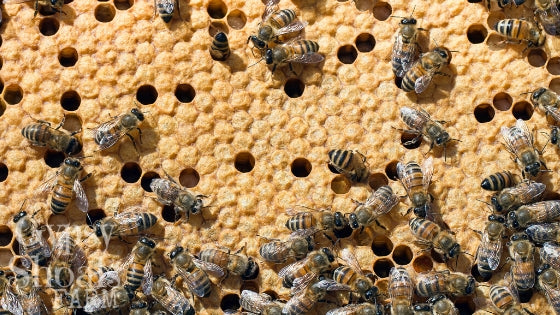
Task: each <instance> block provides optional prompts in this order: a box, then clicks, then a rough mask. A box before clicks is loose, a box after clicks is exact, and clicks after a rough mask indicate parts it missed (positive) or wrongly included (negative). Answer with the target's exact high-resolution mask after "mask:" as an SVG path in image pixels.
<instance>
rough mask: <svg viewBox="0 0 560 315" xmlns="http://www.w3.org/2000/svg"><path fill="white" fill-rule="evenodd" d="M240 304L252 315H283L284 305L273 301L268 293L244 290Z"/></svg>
mask: <svg viewBox="0 0 560 315" xmlns="http://www.w3.org/2000/svg"><path fill="white" fill-rule="evenodd" d="M239 304H241V307H243V309H244V310H247V311H249V312H251V314H262V315H281V314H282V308H283V305H282V304H281V303H280V302H276V301H273V300H272V297H271V296H269V295H268V294H266V293H261V294H259V293H257V292H253V291H251V290H243V291H242V292H241V298H240V299H239Z"/></svg>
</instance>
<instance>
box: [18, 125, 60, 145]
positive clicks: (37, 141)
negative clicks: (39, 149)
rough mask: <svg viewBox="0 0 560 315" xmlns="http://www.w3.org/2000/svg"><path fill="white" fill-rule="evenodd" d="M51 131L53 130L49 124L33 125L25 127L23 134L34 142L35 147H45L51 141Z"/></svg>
mask: <svg viewBox="0 0 560 315" xmlns="http://www.w3.org/2000/svg"><path fill="white" fill-rule="evenodd" d="M49 129H52V128H51V127H49V125H47V124H43V123H38V124H31V125H28V126H25V127H23V129H22V130H21V134H22V135H23V136H24V137H25V138H27V139H28V140H29V141H31V142H33V144H34V145H37V146H45V145H48V144H49V142H50V141H51V130H49ZM53 130H54V129H53Z"/></svg>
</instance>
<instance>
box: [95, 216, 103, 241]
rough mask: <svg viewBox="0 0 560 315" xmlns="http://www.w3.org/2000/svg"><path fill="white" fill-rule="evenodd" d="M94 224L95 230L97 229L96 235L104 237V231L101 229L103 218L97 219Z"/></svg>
mask: <svg viewBox="0 0 560 315" xmlns="http://www.w3.org/2000/svg"><path fill="white" fill-rule="evenodd" d="M93 225H94V230H95V236H97V237H102V236H103V231H102V229H101V220H97V221H95V223H94V224H93Z"/></svg>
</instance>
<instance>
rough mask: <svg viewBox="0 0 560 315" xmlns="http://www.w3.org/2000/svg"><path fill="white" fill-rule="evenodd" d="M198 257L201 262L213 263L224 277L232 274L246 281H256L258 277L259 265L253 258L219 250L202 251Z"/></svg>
mask: <svg viewBox="0 0 560 315" xmlns="http://www.w3.org/2000/svg"><path fill="white" fill-rule="evenodd" d="M198 257H199V258H200V260H203V261H206V262H209V263H212V264H214V265H216V266H218V267H219V268H221V270H222V271H223V273H224V275H226V274H227V273H231V274H233V275H236V276H241V278H242V279H244V280H249V279H254V278H255V277H256V276H257V273H258V270H259V265H258V264H257V262H255V260H254V259H253V258H252V257H248V256H245V255H239V254H238V253H233V254H232V253H230V252H229V251H224V250H221V249H217V248H208V249H204V250H202V251H201V252H200V253H199V254H198Z"/></svg>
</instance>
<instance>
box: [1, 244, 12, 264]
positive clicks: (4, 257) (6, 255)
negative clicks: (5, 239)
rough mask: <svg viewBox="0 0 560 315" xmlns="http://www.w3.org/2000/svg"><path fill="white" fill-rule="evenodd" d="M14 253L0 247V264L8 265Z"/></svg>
mask: <svg viewBox="0 0 560 315" xmlns="http://www.w3.org/2000/svg"><path fill="white" fill-rule="evenodd" d="M13 257H14V255H13V254H12V251H11V250H9V249H6V248H2V249H0V266H9V265H10V262H11V261H12V259H13Z"/></svg>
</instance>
